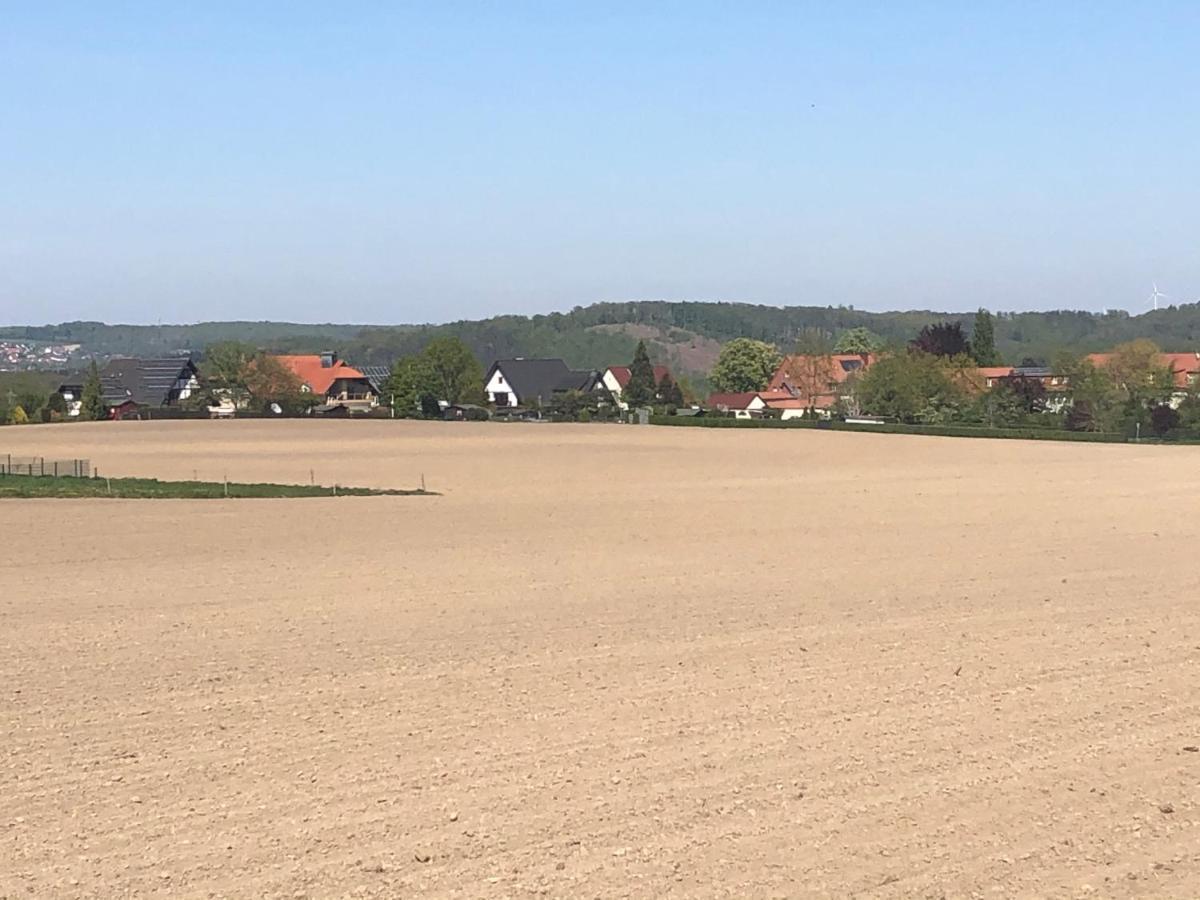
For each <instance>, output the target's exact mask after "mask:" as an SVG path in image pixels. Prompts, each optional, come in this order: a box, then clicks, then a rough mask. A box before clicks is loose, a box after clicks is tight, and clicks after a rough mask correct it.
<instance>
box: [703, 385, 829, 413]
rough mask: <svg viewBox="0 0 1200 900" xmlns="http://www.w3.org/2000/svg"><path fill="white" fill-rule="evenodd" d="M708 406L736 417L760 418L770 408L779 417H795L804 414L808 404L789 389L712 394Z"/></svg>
mask: <svg viewBox="0 0 1200 900" xmlns="http://www.w3.org/2000/svg"><path fill="white" fill-rule="evenodd" d="M708 408H709V409H715V410H716V411H718V412H723V413H733V415H734V417H735V418H738V419H761V418H762V417H763V416H765V415H767V414H768V413H769V412H771V411H772V410H774V411H776V412H778V413H779V417H780V418H781V419H795V418H799V417H800V416H802V415H804V413H805V411H806V410H807V409H808V406H807V405H806V404H805V403H804V402H803V401H802V400H799V399H797V398H796V397H794V396H792V394H791V392H790V391H785V390H779V391H771V390H767V391H744V392H741V393H719V394H712V395H711V396H710V397H709V398H708Z"/></svg>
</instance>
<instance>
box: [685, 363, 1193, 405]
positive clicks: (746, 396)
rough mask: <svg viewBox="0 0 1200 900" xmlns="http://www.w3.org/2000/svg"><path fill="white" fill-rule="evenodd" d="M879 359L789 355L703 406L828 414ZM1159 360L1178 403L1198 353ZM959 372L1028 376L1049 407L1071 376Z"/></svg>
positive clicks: (977, 386) (993, 369) (971, 384)
mask: <svg viewBox="0 0 1200 900" xmlns="http://www.w3.org/2000/svg"><path fill="white" fill-rule="evenodd" d="M878 358H879V357H878V356H877V355H875V354H870V353H864V354H834V355H832V356H828V357H812V356H788V357H786V358H784V360H783V362H782V363H781V364H780V365H779V368H778V369H776V371H775V374H774V375H773V376H772V378H771V381H770V383H769V384H768V385H767V388H766V390H762V391H749V392H745V393H734V394H729V393H719V394H713V395H712V396H710V397H709V398H708V406H709V408H710V409H714V410H718V411H720V412H724V413H730V414H732V415H734V416H736V417H738V418H747V419H748V418H759V417H761V416H765V415H772V414H778V415H779V417H780V418H783V419H791V418H796V417H799V416H803V415H806V414H807V412H808V410H809V409H815V410H817V411H818V412H819V413H823V414H826V415H827V414H828V411H829V410H831V409H832V408H833V407H834V406H836V405H837V403H838V401H839V399H841V398H842V397H843V396H845V395H846V393H847V392H848V390H849V382H850V380H851V379H852V378H853V377H854V376H856V375H859V374H861V373H863V372H865V371H866V370H867V369H868V368H869V367H870V366H871V365H872V364H873V363H874V362H876V361H877V360H878ZM1113 358H1114V354H1112V353H1092V354H1089V355H1088V356H1087V359H1088V361H1089V362H1091V363H1092V365H1094V366H1095V367H1096V368H1098V369H1104V368H1107V367H1108V366H1109V365H1111V364H1112V361H1113ZM1159 364H1160V365H1161V366H1162V367H1163V368H1169V369H1170V370H1171V372H1172V378H1173V380H1174V384H1175V388H1176V391H1175V394H1174V396H1173V398H1172V400H1171V405H1173V406H1178V404H1179V403H1180V402H1182V400H1183V399H1184V397H1186V395H1187V391H1188V390H1189V389H1190V388H1191V387H1192V386H1193V385H1195V384H1196V383H1197V382H1200V353H1163V354H1161V355H1160V357H1159ZM963 377H964V378H965V379H967V387H968V389H969V390H971V391H972V392H982V391H985V390H991V389H992V388H995V387H998V386H1000V385H1001V384H1003V383H1004V382H1005V381H1010V380H1013V379H1019V378H1020V379H1033V380H1035V381H1038V382H1039V383H1040V384H1041V385H1042V387H1043V388H1044V389H1045V391H1046V394H1047V397H1048V398H1049V403H1048V405H1049V407H1050V408H1051V409H1055V408H1061V407H1062V406H1063V405H1065V403H1066V397H1067V392H1068V391H1069V390H1070V379H1069V378H1068V377H1067V376H1066V375H1063V374H1061V373H1058V372H1055V371H1054V370H1053V369H1051V368H1049V367H1047V366H987V367H980V368H975V369H965V370H963ZM1056 398H1057V400H1056Z"/></svg>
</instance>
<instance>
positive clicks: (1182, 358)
mask: <svg viewBox="0 0 1200 900" xmlns="http://www.w3.org/2000/svg"><path fill="white" fill-rule="evenodd" d="M1114 355H1115V354H1112V353H1089V354H1088V356H1087V358H1088V361H1089V362H1091V364H1092V365H1094V366H1096V367H1097V368H1100V369H1103V368H1104V367H1105V366H1107V365H1108V364H1109V363H1110V362H1112V359H1113V356H1114ZM1158 358H1159V361H1160V362H1161V364H1162V365H1164V366H1170V367H1171V371H1172V372H1174V373H1175V386H1176V387H1181V388H1185V387H1187V386H1188V385H1190V384H1191V383H1192V378H1194V377H1195V376H1197V375H1200V353H1160V354H1159V355H1158Z"/></svg>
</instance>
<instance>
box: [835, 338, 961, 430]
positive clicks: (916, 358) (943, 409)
mask: <svg viewBox="0 0 1200 900" xmlns="http://www.w3.org/2000/svg"><path fill="white" fill-rule="evenodd" d="M855 400H856V401H857V404H858V406H859V408H861V409H862V411H863V412H865V413H868V414H870V415H876V416H889V417H892V418H896V419H899V420H900V421H901V422H941V421H946V420H948V419H950V418H952V417H953V416H954V415H955V413H956V411H957V410H959V409H961V408H962V406H963V405H964V404H965V402H966V391H965V389H964V387H963V385H962V383H961V382H960V380H959V379H958V378H957V377H956V371H955V367H954V365H953V364H952V363H951V362H950V361H948V360H945V359H942V358H940V357H937V356H934V355H933V354H930V353H922V352H920V351H912V352H909V353H897V354H894V355H891V356H886V357H884V358H883V359H881V360H879V361H878V362H876V363H875V364H874V365H873V366H871V367H870V368H869V369H867V371H866V372H864V373H863V374H862V377H861V378H859V379H858V381H857V383H856V384H855Z"/></svg>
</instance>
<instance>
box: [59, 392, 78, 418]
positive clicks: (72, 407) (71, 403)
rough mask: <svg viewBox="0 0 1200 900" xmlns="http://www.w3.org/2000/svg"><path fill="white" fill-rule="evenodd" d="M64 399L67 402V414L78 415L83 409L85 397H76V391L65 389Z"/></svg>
mask: <svg viewBox="0 0 1200 900" xmlns="http://www.w3.org/2000/svg"><path fill="white" fill-rule="evenodd" d="M62 398H63V401H64V402H65V403H66V404H67V415H68V416H77V415H79V411H80V410H81V409H83V398H82V397H76V396H75V392H74V391H63V392H62Z"/></svg>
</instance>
